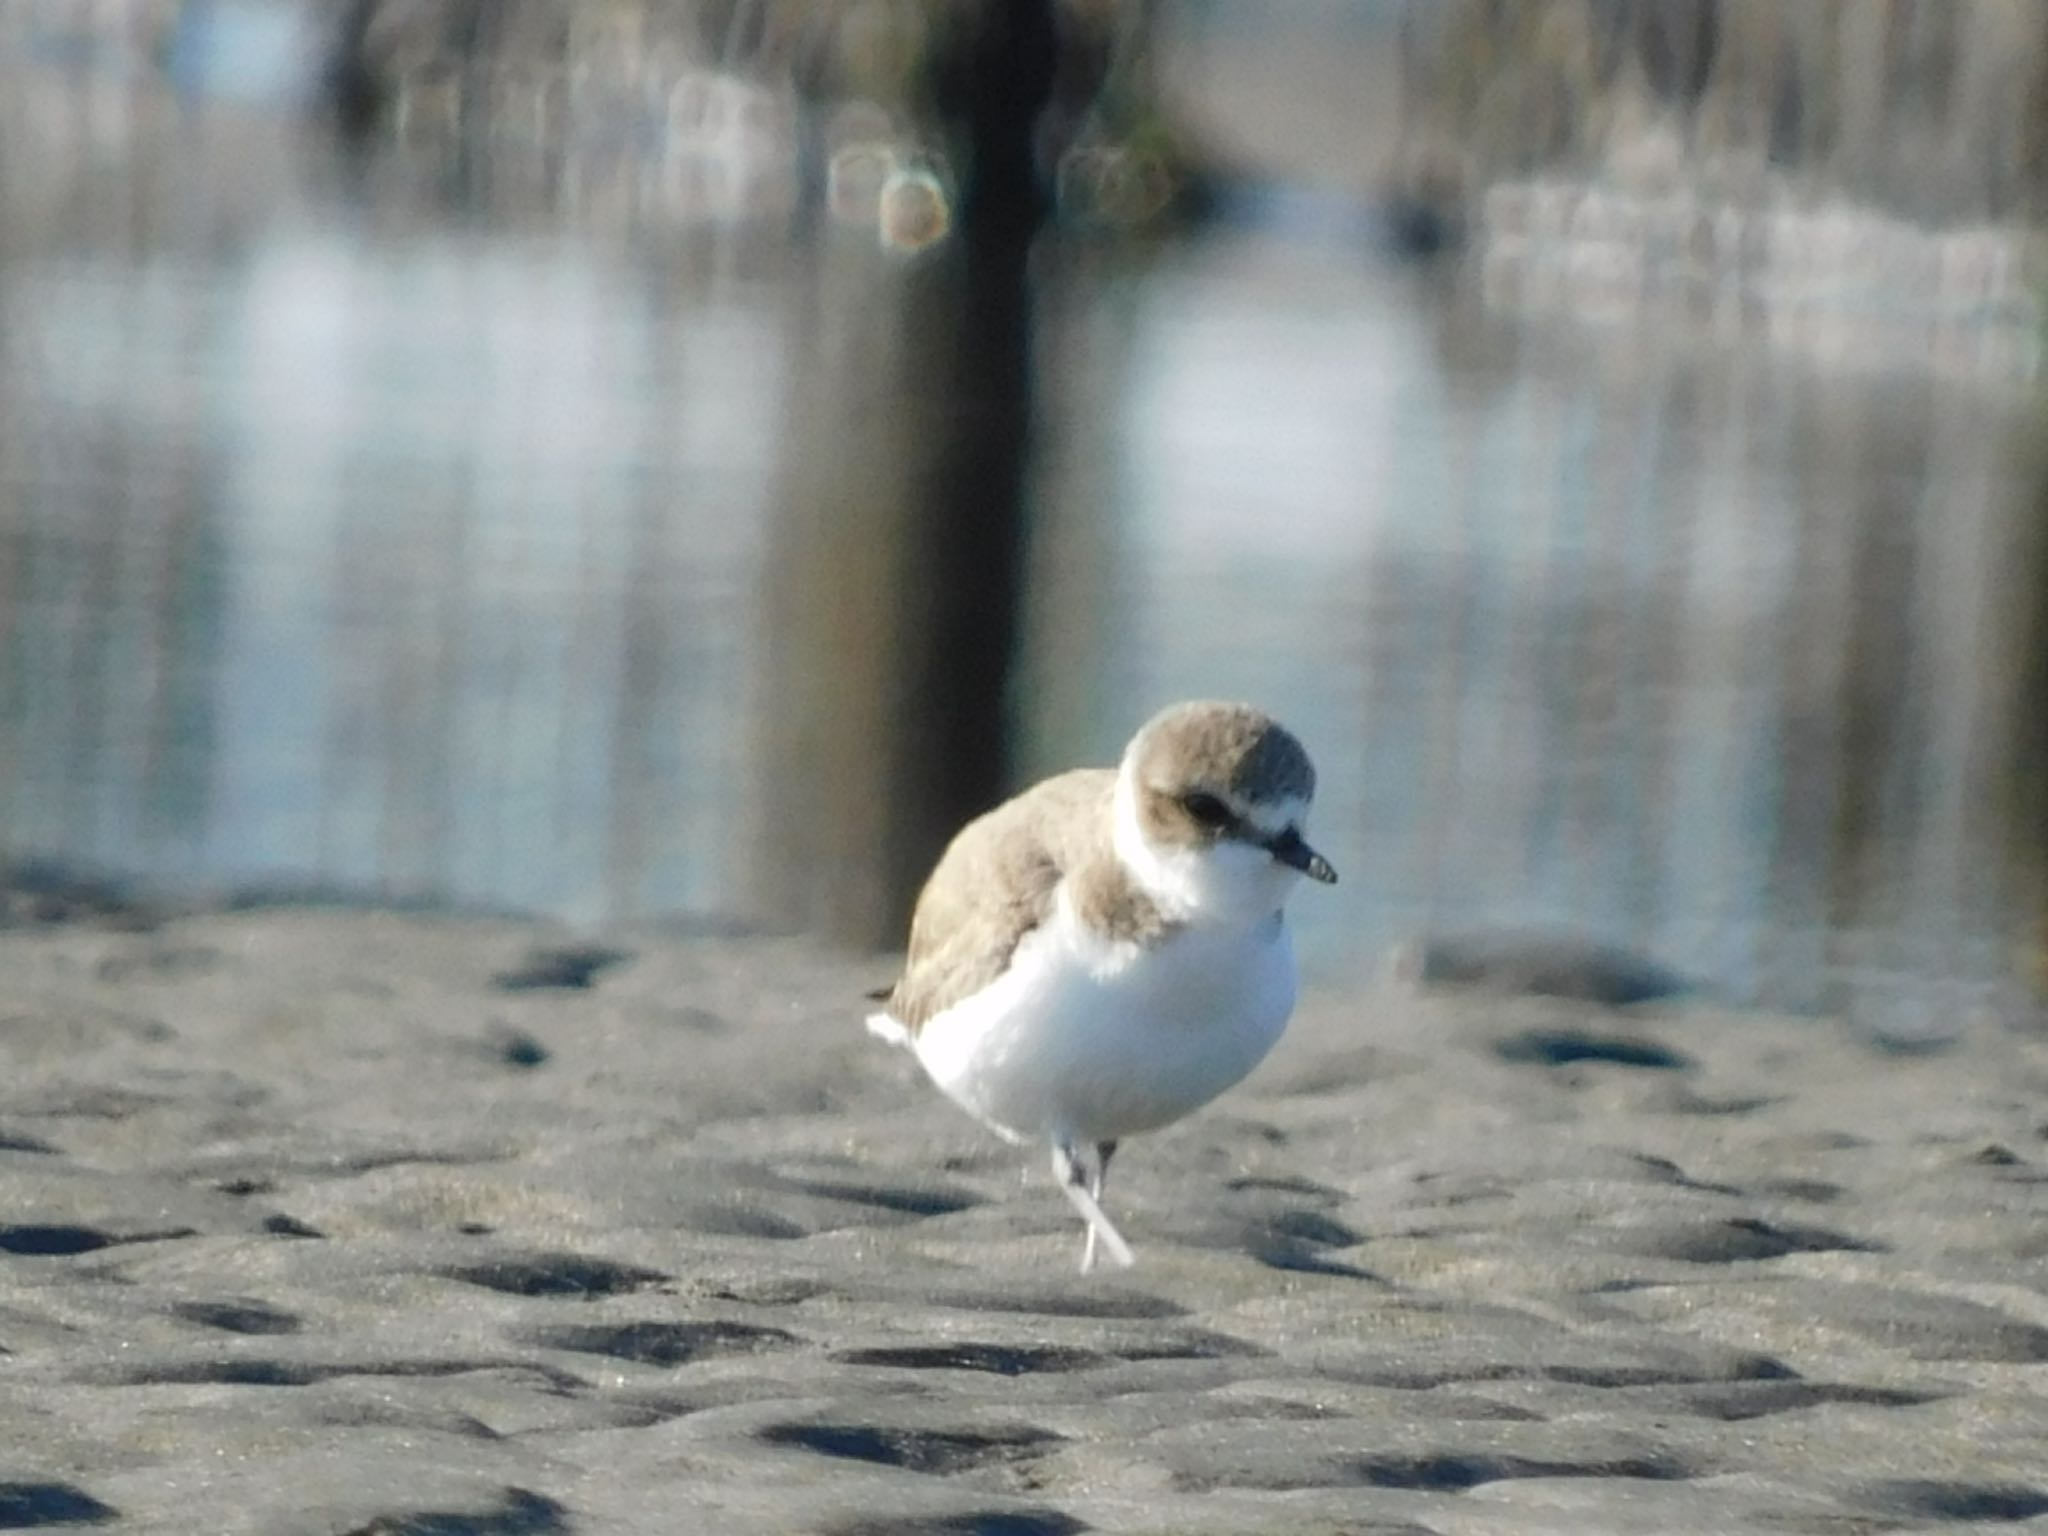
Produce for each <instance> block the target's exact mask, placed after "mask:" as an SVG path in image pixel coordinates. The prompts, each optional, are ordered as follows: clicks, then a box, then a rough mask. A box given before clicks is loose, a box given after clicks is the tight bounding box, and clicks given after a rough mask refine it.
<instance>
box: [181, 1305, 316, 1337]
mask: <svg viewBox="0 0 2048 1536" xmlns="http://www.w3.org/2000/svg"><path fill="white" fill-rule="evenodd" d="M171 1312H172V1313H173V1315H175V1316H177V1317H182V1318H183V1319H184V1320H185V1321H186V1322H188V1323H197V1324H199V1326H200V1327H202V1328H219V1329H221V1330H223V1331H224V1332H227V1333H297V1332H298V1331H299V1319H298V1318H297V1317H295V1316H293V1315H292V1314H291V1313H289V1312H286V1311H283V1310H281V1309H280V1308H277V1307H273V1306H271V1305H269V1304H268V1303H267V1302H261V1301H244V1300H235V1301H181V1302H179V1303H178V1304H177V1305H176V1306H175V1307H173V1308H171Z"/></svg>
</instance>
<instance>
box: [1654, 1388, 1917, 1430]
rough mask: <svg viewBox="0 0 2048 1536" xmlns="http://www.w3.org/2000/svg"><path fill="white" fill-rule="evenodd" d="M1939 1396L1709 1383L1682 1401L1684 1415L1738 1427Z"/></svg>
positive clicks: (1902, 1404)
mask: <svg viewBox="0 0 2048 1536" xmlns="http://www.w3.org/2000/svg"><path fill="white" fill-rule="evenodd" d="M1943 1395H1944V1394H1942V1393H1939V1392H1914V1391H1906V1390H1903V1389H1895V1388H1890V1387H1859V1386H1849V1385H1835V1384H1831V1383H1828V1382H1816V1381H1733V1382H1705V1383H1702V1384H1700V1385H1699V1386H1697V1387H1693V1388H1690V1389H1689V1390H1687V1391H1686V1392H1684V1393H1683V1394H1681V1396H1680V1398H1679V1400H1678V1401H1679V1407H1680V1408H1681V1410H1682V1411H1683V1412H1686V1413H1696V1414H1700V1415H1702V1416H1703V1417H1706V1418H1710V1419H1720V1420H1723V1421H1725V1422H1728V1423H1737V1422H1739V1421H1741V1420H1743V1419H1761V1418H1767V1417H1769V1416H1770V1415H1772V1414H1777V1413H1801V1412H1804V1411H1805V1410H1806V1409H1808V1408H1820V1407H1825V1406H1826V1405H1828V1404H1830V1403H1853V1404H1860V1405H1862V1406H1865V1407H1871V1408H1917V1407H1919V1406H1920V1405H1921V1404H1922V1403H1932V1402H1939V1401H1940V1400H1941V1398H1942V1397H1943Z"/></svg>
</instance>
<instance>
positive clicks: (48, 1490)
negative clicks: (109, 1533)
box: [0, 1483, 121, 1531]
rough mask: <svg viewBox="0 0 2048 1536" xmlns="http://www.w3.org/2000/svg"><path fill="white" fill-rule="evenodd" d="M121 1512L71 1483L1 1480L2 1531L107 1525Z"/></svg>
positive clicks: (0, 1516) (0, 1520) (0, 1527)
mask: <svg viewBox="0 0 2048 1536" xmlns="http://www.w3.org/2000/svg"><path fill="white" fill-rule="evenodd" d="M120 1517H121V1512H120V1511H119V1510H117V1509H115V1508H114V1507H113V1506H112V1505H109V1504H102V1503H101V1502H100V1501H99V1500H98V1499H96V1498H94V1497H93V1496H92V1495H91V1494H89V1493H87V1492H86V1491H85V1490H84V1489H82V1488H76V1487H73V1486H72V1485H71V1484H70V1483H0V1531H32V1530H37V1529H39V1528H41V1527H43V1526H46V1525H103V1524H105V1523H106V1522H107V1521H109V1520H118V1519H119V1518H120Z"/></svg>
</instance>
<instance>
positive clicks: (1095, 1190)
mask: <svg viewBox="0 0 2048 1536" xmlns="http://www.w3.org/2000/svg"><path fill="white" fill-rule="evenodd" d="M1115 1156H1116V1143H1115V1142H1113V1141H1098V1142H1097V1143H1095V1166H1094V1167H1093V1168H1091V1169H1089V1170H1088V1193H1089V1194H1091V1195H1093V1196H1094V1197H1095V1203H1096V1205H1098V1206H1100V1205H1101V1204H1102V1181H1103V1180H1104V1179H1107V1178H1108V1177H1109V1160H1110V1159H1111V1158H1112V1157H1115ZM1094 1268H1095V1223H1094V1222H1092V1221H1091V1222H1089V1223H1088V1237H1087V1240H1086V1241H1085V1242H1083V1243H1082V1245H1081V1273H1082V1274H1084V1275H1085V1274H1087V1273H1088V1272H1089V1271H1090V1270H1092V1269H1094Z"/></svg>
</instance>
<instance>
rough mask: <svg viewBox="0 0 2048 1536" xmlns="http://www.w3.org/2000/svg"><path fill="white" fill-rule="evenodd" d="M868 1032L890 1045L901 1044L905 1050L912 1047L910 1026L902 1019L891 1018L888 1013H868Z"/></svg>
mask: <svg viewBox="0 0 2048 1536" xmlns="http://www.w3.org/2000/svg"><path fill="white" fill-rule="evenodd" d="M868 1033H869V1034H871V1035H873V1036H874V1037H875V1038H876V1039H877V1040H885V1041H887V1042H888V1043H889V1044H890V1045H900V1046H902V1047H903V1048H904V1049H905V1050H908V1049H909V1048H910V1030H909V1027H908V1026H906V1025H905V1024H904V1022H903V1021H902V1020H901V1019H896V1018H891V1017H890V1016H889V1015H888V1014H886V1013H871V1014H869V1015H868Z"/></svg>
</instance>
